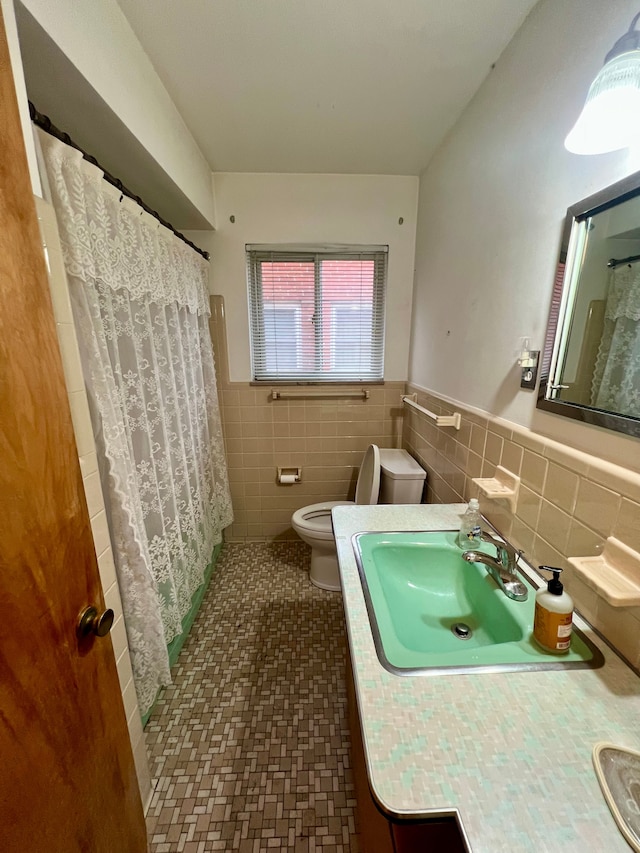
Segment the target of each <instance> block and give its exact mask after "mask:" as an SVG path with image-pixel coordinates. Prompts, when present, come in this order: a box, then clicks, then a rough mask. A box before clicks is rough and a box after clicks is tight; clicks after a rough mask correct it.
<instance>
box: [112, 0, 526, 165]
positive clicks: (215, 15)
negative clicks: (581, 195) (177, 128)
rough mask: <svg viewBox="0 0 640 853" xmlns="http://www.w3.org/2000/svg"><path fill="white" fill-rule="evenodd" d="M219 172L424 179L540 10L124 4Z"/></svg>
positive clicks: (501, 0)
mask: <svg viewBox="0 0 640 853" xmlns="http://www.w3.org/2000/svg"><path fill="white" fill-rule="evenodd" d="M118 2H119V4H120V6H121V8H122V10H123V12H124V13H125V15H126V17H127V18H128V20H129V22H130V24H131V26H132V28H133V30H134V31H135V33H136V35H137V37H138V39H139V41H140V43H141V44H142V46H143V48H144V49H145V51H146V52H147V54H148V56H149V58H150V59H151V61H152V62H153V65H154V66H155V68H156V71H157V72H158V74H159V76H160V78H161V79H162V81H163V83H164V85H165V86H166V88H167V90H168V92H169V94H170V95H171V97H172V98H173V100H174V102H175V104H176V106H177V107H178V109H179V111H180V112H181V114H182V116H183V118H184V120H185V122H186V124H187V126H188V127H189V129H190V130H191V132H192V133H193V135H194V137H195V139H196V141H197V143H198V145H199V146H200V148H201V150H202V152H203V153H204V155H205V157H206V158H207V159H208V161H209V163H210V164H211V167H212V169H213V170H214V171H228V172H320V173H361V174H404V175H418V174H420V172H422V171H423V169H424V168H425V166H426V165H427V163H428V162H429V159H430V158H431V156H432V154H433V153H434V151H435V150H436V148H437V147H438V145H439V143H440V142H441V140H442V139H443V138H444V136H445V135H446V133H447V131H448V130H449V129H450V128H451V127H452V125H453V124H454V123H455V121H456V119H457V118H458V116H459V115H460V113H461V112H462V111H463V109H464V108H465V106H466V105H467V103H468V102H469V101H470V99H471V98H472V96H473V94H474V93H475V92H476V91H477V89H478V88H479V87H480V85H481V83H482V81H483V80H484V78H485V77H486V76H487V74H488V73H489V71H490V68H491V65H492V63H494V62H496V60H497V59H498V57H499V56H500V53H501V52H502V51H503V49H504V48H505V47H506V45H507V44H508V43H509V41H510V40H511V38H512V37H513V35H514V33H515V32H516V30H517V29H518V27H519V26H520V24H521V23H522V22H523V20H524V18H525V17H526V15H527V14H528V12H529V11H530V9H531V8H532V7H533V6H534V5H535V2H536V0H118Z"/></svg>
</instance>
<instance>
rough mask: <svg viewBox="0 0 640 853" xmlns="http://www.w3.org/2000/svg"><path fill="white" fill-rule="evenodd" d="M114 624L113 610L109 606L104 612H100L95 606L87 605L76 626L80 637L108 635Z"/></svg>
mask: <svg viewBox="0 0 640 853" xmlns="http://www.w3.org/2000/svg"><path fill="white" fill-rule="evenodd" d="M112 625H113V610H112V609H111V608H110V607H109V608H107V609H106V610H105V611H104V613H98V611H97V610H96V608H95V607H85V609H84V610H83V611H82V613H81V614H80V616H79V617H78V626H77V628H76V631H77V634H78V637H80V638H82V637H88V636H89V634H95V635H96V637H106V636H107V634H108V633H109V631H110V630H111V626H112Z"/></svg>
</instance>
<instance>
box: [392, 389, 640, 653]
mask: <svg viewBox="0 0 640 853" xmlns="http://www.w3.org/2000/svg"><path fill="white" fill-rule="evenodd" d="M408 392H409V393H413V392H417V394H418V403H419V404H420V405H422V406H425V407H426V408H428V409H430V410H431V411H434V412H436V413H438V414H449V413H451V412H452V411H453V409H452V406H451V404H449V403H448V402H446V401H445V400H443V399H442V398H439V397H437V396H436V395H433V394H429V393H427V392H425V391H423V390H422V389H420V388H417V387H412V386H409V387H408ZM455 410H456V411H460V412H461V414H462V426H461V429H460V430H458V431H456V430H455V429H452V428H446V427H441V428H438V427H436V426H435V424H434V422H433V421H431V420H430V419H429V418H427V417H425V416H424V415H422V414H420V413H418V412H416V411H415V410H407V412H406V413H405V417H404V427H403V443H402V446H403V447H405V448H406V449H407V450H408V451H409V452H410V453H411V454H412V455H413V456H414V457H415V458H416V459H417V460H418V461H419V462H420V463H421V464H422V466H423V467H424V468H425V469H426V470H427V472H428V487H427V498H426V499H427V501H428V502H430V503H452V502H458V501H467V500H468V499H469V498H470V497H474V496H478V490H477V487H476V486H475V484H474V483H472V478H474V477H492V476H493V475H494V474H495V469H496V466H497V465H502V466H503V467H504V468H506V469H507V470H509V471H511V472H512V473H514V474H517V475H518V476H519V477H520V478H521V485H520V491H519V496H518V500H517V505H516V507H515V511H513V512H512V511H511V509H510V508H509V506H508V504H507V502H506V501H504V500H497V501H496V500H491V501H490V500H487V499H486V498H482V497H480V507H481V510H482V512H483V513H484V515H485V516H486V517H487V518H488V519H489V521H490V522H491V523H492V524H494V525H495V526H496V528H497V529H498V530H499V531H500V532H501V533H502V534H503V535H504V536H506V537H508V538H509V539H510V540H511V541H512V542H513V543H514V544H515V545H516V546H517V547H518V548H521V549H523V550H524V552H525V557H526V559H527V560H528V561H529V562H530V563H532V564H533V565H535V566H537V565H539V564H544V565H552V566H560V567H562V568H563V569H564V570H565V575H564V579H565V581H566V586H567V591H568V592H569V593H570V594H571V596H572V597H573V598H574V601H575V603H576V607H577V608H578V609H579V610H580V611H581V612H582V613H583V614H584V615H585V617H586V618H587V619H588V620H589V621H590V622H591V623H592V624H593V625H594V627H596V628H597V629H598V630H600V631H601V632H602V633H603V634H604V635H605V636H606V637H607V639H609V640H610V642H611V643H612V644H613V645H615V646H616V648H617V649H618V650H619V651H620V652H622V654H623V655H624V656H625V657H626V658H627V660H628V661H630V662H631V663H632V664H633V665H634V666H636V667H640V608H638V607H634V608H627V607H625V608H614V607H611V606H610V605H609V604H608V603H607V602H606V601H605V600H604V598H602V597H601V596H599V595H598V594H597V593H595V592H594V591H593V590H592V589H590V588H588V587H587V586H586V585H585V584H584V583H583V582H582V580H581V579H580V578H579V577H578V576H577V574H576V572H575V570H574V569H573V567H572V566H570V565H569V564H568V563H567V557H575V556H594V555H597V554H599V553H601V552H602V549H603V547H604V543H605V540H606V539H607V537H608V536H615V537H616V538H618V539H620V540H621V541H623V542H624V543H625V544H627V545H628V546H629V547H631V548H633V549H634V550H636V551H640V474H634V473H633V472H631V471H629V470H627V469H625V468H621V467H620V466H618V465H613V464H610V463H607V462H604V461H603V460H601V459H598V458H596V457H593V456H590V455H588V454H586V453H583V452H581V451H577V450H573V449H572V448H570V447H568V446H567V445H563V444H560V443H559V442H557V441H553V440H551V439H546V438H544V437H543V436H540V435H538V434H534V433H532V432H531V431H529V430H527V429H525V428H524V427H521V426H519V425H517V424H514V423H511V422H509V421H505V420H502V419H500V418H495V417H492V416H491V415H489V414H482V413H478V412H477V410H474V411H471V410H467V409H465V408H464V407H461V406H456V409H455ZM638 581H640V577H639V578H638Z"/></svg>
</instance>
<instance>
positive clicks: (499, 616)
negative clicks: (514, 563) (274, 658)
mask: <svg viewBox="0 0 640 853" xmlns="http://www.w3.org/2000/svg"><path fill="white" fill-rule="evenodd" d="M455 539H456V531H451V530H438V531H427V532H418V533H359V534H357V535H356V536H354V537H353V546H354V550H355V554H356V560H357V563H358V570H359V572H360V580H361V582H362V587H363V590H364V594H365V599H366V602H367V609H368V613H369V621H370V623H371V628H372V632H373V638H374V641H375V646H376V651H377V653H378V657H379V659H380V662H381V663H382V665H383V666H384V667H386V669H388V670H389V671H391V672H395V673H398V674H434V673H435V672H441V671H442V670H443V669H445V670H447V671H452V672H457V671H463V670H466V669H467V668H468V667H475V668H485V669H487V668H488V669H496V668H498V669H523V668H524V669H564V668H566V667H598V666H602V663H603V662H604V660H603V658H602V655H601V653H600V651H599V650H598V649H597V648H596V647H595V646H594V645H593V644H592V643H591V642H590V641H589V640H588V639H587V638H586V637H585V636H584V634H582V632H581V631H579V630H578V629H577V628H576V627H575V626H574V630H573V635H572V640H571V648H570V650H569V652H568V653H566V654H563V655H560V656H559V655H553V654H550V653H548V652H545V651H544V650H543V649H541V648H540V647H539V646H538V645H537V643H536V642H535V641H534V640H533V637H532V630H533V610H534V599H535V592H536V590H535V588H534V587H533V586H532V585H531V584H530V583H529V582H528V581H527V579H526V578H523V577H522V576H520V580H522V581H523V582H524V583H525V584H526V586H527V588H528V590H529V597H528V599H527V600H526V601H512V600H511V599H509V598H507V596H506V595H505V594H504V593H503V592H502V590H501V589H500V588H499V587H498V585H497V583H496V582H495V580H493V578H492V577H491V576H490V575H489V574H488V572H487V571H486V569H485V567H484V566H483V565H481V564H477V563H467V562H466V561H465V560H463V559H462V551H461V550H460V548H459V547H458V546H457V545H456V542H455ZM481 550H483V551H486V552H487V553H489V554H492V553H495V548H493V547H492V546H491V545H490V544H488V543H483V545H482V548H481Z"/></svg>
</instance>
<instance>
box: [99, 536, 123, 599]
mask: <svg viewBox="0 0 640 853" xmlns="http://www.w3.org/2000/svg"><path fill="white" fill-rule="evenodd" d="M98 569H99V571H100V580H101V582H102V589H103V590H105V592H106V590H108V589H109V587H110V586H111V585H112V584H114V583H116V582H117V579H118V578H117V575H116V566H115V563H114V562H113V553H112V551H111V548H110V547H109V548H107V549H106V551H103V552H102V554H100V556H99V557H98Z"/></svg>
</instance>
